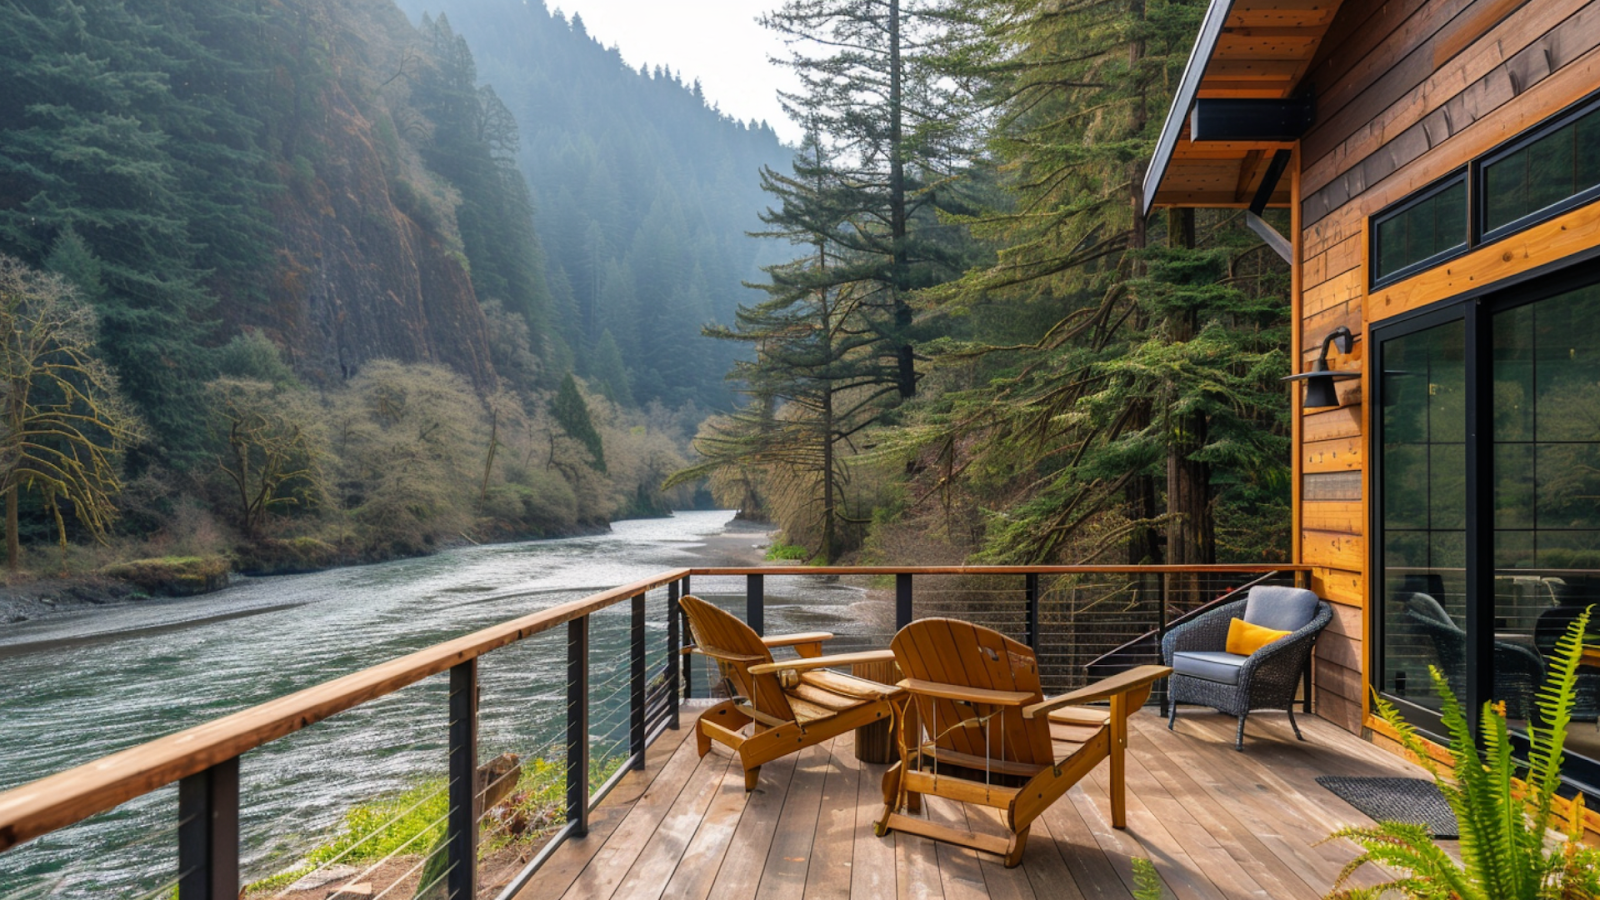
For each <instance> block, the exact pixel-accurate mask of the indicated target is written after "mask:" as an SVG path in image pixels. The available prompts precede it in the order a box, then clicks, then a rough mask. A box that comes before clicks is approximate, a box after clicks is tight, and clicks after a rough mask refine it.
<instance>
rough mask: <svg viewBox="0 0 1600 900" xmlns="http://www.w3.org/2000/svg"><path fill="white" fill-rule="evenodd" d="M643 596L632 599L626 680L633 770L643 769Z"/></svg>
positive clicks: (629, 751)
mask: <svg viewBox="0 0 1600 900" xmlns="http://www.w3.org/2000/svg"><path fill="white" fill-rule="evenodd" d="M644 596H645V595H644V594H640V595H638V596H637V597H634V598H633V654H632V656H633V660H632V662H633V666H632V668H633V671H632V672H631V673H630V674H629V678H628V688H629V691H628V693H629V694H631V695H632V698H631V704H632V705H631V706H630V708H629V711H630V712H631V713H632V721H631V722H629V726H628V753H629V755H630V756H631V757H632V758H633V768H635V769H642V768H644V737H645V735H644V694H645V690H644V688H645V673H644Z"/></svg>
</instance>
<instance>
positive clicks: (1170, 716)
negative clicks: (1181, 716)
mask: <svg viewBox="0 0 1600 900" xmlns="http://www.w3.org/2000/svg"><path fill="white" fill-rule="evenodd" d="M1176 724H1178V704H1177V703H1175V702H1173V700H1172V698H1171V697H1168V698H1167V730H1168V731H1174V730H1175V729H1174V728H1173V726H1174V725H1176Z"/></svg>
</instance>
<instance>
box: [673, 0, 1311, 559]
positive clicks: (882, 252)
mask: <svg viewBox="0 0 1600 900" xmlns="http://www.w3.org/2000/svg"><path fill="white" fill-rule="evenodd" d="M1204 8H1205V4H1204V3H1202V2H1200V0H1121V2H1112V3H1106V2H1098V0H1082V2H1080V0H1064V2H1063V0H786V2H784V3H782V4H779V5H777V7H776V8H775V9H773V10H772V11H771V12H769V13H767V14H766V15H765V17H764V23H765V24H766V25H767V27H769V28H771V29H773V30H775V31H776V32H778V33H779V34H781V35H782V36H783V37H784V39H785V40H786V42H788V44H789V46H791V47H793V48H794V56H793V58H792V59H790V60H788V61H787V64H788V65H790V66H791V67H792V68H793V69H794V70H795V72H796V73H797V75H798V76H799V80H800V83H801V88H800V89H799V90H797V91H796V92H795V93H794V94H793V95H792V96H788V97H786V98H785V99H786V101H787V105H788V107H789V110H790V112H791V114H792V115H793V117H794V118H795V120H796V121H797V122H799V123H802V124H803V125H804V126H806V128H807V131H808V138H807V140H806V142H805V146H804V147H803V148H802V152H801V153H800V154H799V156H798V157H797V158H796V160H795V161H794V163H793V164H792V165H791V166H785V167H781V168H779V169H777V170H774V171H769V172H768V173H767V176H766V187H767V190H768V193H769V196H770V198H771V200H770V203H771V207H772V210H771V212H770V213H769V214H768V215H767V216H766V222H767V226H768V230H769V232H770V233H772V234H773V235H775V236H777V237H779V238H781V239H783V240H785V241H786V242H787V244H788V257H787V261H785V262H782V263H780V264H776V265H772V266H769V267H768V268H767V270H766V274H767V277H766V279H765V289H766V292H767V298H766V299H765V300H764V301H762V302H760V303H754V304H748V305H747V306H746V307H745V308H743V309H741V310H740V312H739V314H738V317H737V319H736V322H735V324H734V325H733V326H732V327H729V328H714V329H710V330H709V332H708V333H710V334H712V335H713V336H715V337H719V338H723V339H725V340H726V341H727V342H729V343H732V344H735V345H741V344H742V345H746V346H749V347H751V348H752V350H753V353H752V354H751V355H750V356H749V357H748V358H747V359H746V360H744V361H742V362H740V363H738V364H737V367H736V370H735V374H736V375H737V376H738V377H739V378H740V379H741V380H742V384H743V390H744V394H745V403H744V405H742V406H741V407H740V408H739V409H738V410H737V411H736V412H734V413H732V414H730V415H726V416H718V417H714V418H712V419H710V420H708V421H707V423H706V425H705V427H704V428H702V430H701V433H700V435H699V437H698V439H697V441H696V448H697V449H698V451H699V453H700V456H701V459H700V460H699V461H698V462H697V464H696V465H694V466H691V467H689V468H686V469H685V470H682V471H680V472H679V473H678V474H677V475H676V476H675V477H674V481H676V482H681V483H688V482H692V481H694V480H695V479H697V478H701V477H709V478H710V480H711V484H712V486H713V489H714V490H715V491H716V493H717V495H718V496H719V497H720V498H721V499H722V501H723V502H725V503H729V504H736V505H739V506H740V507H741V508H743V509H745V510H746V511H747V512H749V513H752V514H756V515H765V516H769V517H770V518H771V519H772V520H773V521H774V522H776V523H777V524H778V525H779V526H780V527H781V528H782V530H783V533H784V536H785V539H786V540H787V542H788V543H789V544H790V545H792V546H791V547H790V548H788V549H786V550H785V553H786V555H790V556H796V557H803V558H812V559H826V560H832V561H837V560H840V559H862V560H865V561H869V562H883V563H894V564H912V563H950V562H959V561H964V560H975V561H986V562H1005V563H1039V562H1064V563H1077V562H1092V561H1100V562H1128V563H1141V562H1168V563H1205V562H1214V561H1219V560H1241V561H1260V560H1269V559H1281V558H1283V557H1284V556H1285V554H1286V552H1287V547H1288V539H1287V528H1288V523H1289V521H1290V517H1289V514H1288V488H1289V468H1288V463H1289V460H1288V435H1289V429H1288V403H1287V396H1286V391H1285V388H1284V387H1283V386H1282V385H1281V384H1280V383H1279V382H1278V378H1279V377H1280V376H1282V375H1285V374H1287V373H1288V371H1289V360H1288V347H1289V345H1290V341H1289V332H1288V321H1287V319H1288V297H1287V288H1288V267H1287V265H1285V264H1284V263H1283V262H1282V261H1281V260H1280V259H1279V258H1278V257H1277V256H1276V255H1275V254H1274V253H1273V252H1272V251H1271V250H1270V249H1268V248H1267V247H1266V246H1265V245H1264V244H1263V243H1262V242H1261V241H1260V239H1259V238H1257V237H1256V236H1255V235H1254V234H1252V233H1251V232H1249V231H1248V230H1246V229H1245V227H1244V223H1243V219H1242V216H1241V215H1240V214H1238V213H1236V212H1229V211H1223V212H1212V211H1203V212H1200V213H1196V212H1194V211H1181V212H1180V211H1174V212H1172V213H1170V214H1168V213H1157V214H1156V215H1154V216H1152V217H1150V218H1149V219H1148V220H1147V219H1146V218H1145V217H1144V216H1143V215H1142V214H1141V212H1140V209H1139V200H1138V196H1139V190H1140V183H1141V181H1142V178H1143V173H1144V165H1145V162H1146V160H1148V159H1149V158H1150V154H1151V151H1152V149H1153V147H1154V144H1155V140H1156V137H1157V134H1158V132H1159V130H1160V127H1161V124H1162V121H1163V119H1164V117H1165V114H1166V111H1167V108H1168V106H1169V104H1170V103H1171V91H1172V89H1173V86H1174V85H1176V84H1177V83H1178V79H1179V75H1180V73H1181V71H1182V68H1183V65H1184V62H1185V59H1186V57H1187V53H1188V50H1189V47H1190V46H1191V45H1192V43H1193V39H1194V34H1195V31H1196V29H1197V27H1198V25H1199V21H1200V16H1201V14H1202V13H1203V11H1204ZM1277 215H1279V213H1270V214H1269V216H1277ZM1283 226H1284V223H1282V222H1280V223H1279V227H1280V228H1282V227H1283Z"/></svg>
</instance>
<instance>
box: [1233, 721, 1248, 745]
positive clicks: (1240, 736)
mask: <svg viewBox="0 0 1600 900" xmlns="http://www.w3.org/2000/svg"><path fill="white" fill-rule="evenodd" d="M1249 715H1250V714H1249V713H1245V714H1244V715H1243V716H1240V717H1239V731H1238V733H1237V734H1235V735H1234V736H1233V749H1235V750H1240V751H1242V750H1244V720H1245V717H1246V716H1249Z"/></svg>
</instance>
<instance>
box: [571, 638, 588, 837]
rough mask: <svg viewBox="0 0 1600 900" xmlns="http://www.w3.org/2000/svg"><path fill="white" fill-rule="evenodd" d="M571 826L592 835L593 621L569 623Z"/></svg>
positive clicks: (576, 832) (581, 834) (576, 834)
mask: <svg viewBox="0 0 1600 900" xmlns="http://www.w3.org/2000/svg"><path fill="white" fill-rule="evenodd" d="M567 825H568V826H569V827H570V828H571V829H572V830H571V832H570V833H571V835H572V836H573V837H586V836H587V835H588V834H589V617H588V616H579V617H578V618H576V619H573V620H572V621H571V622H568V623H567Z"/></svg>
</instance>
